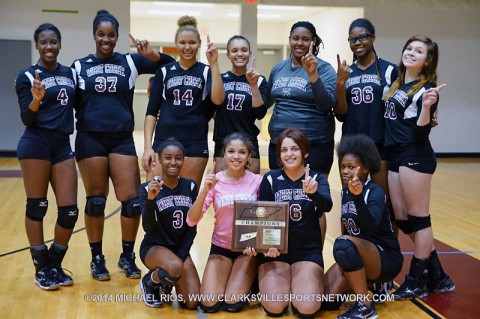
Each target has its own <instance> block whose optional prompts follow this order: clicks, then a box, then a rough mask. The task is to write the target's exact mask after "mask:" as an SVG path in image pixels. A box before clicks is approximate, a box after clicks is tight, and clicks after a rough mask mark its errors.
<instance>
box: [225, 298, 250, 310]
mask: <svg viewBox="0 0 480 319" xmlns="http://www.w3.org/2000/svg"><path fill="white" fill-rule="evenodd" d="M246 304H247V302H246V301H245V300H244V301H239V302H237V303H234V304H229V303H226V302H224V303H223V308H225V310H227V311H230V312H240V311H241V310H242V309H243V307H245V305H246Z"/></svg>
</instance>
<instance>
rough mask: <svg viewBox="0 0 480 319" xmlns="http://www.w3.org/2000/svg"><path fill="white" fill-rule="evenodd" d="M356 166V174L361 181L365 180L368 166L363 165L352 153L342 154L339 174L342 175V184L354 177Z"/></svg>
mask: <svg viewBox="0 0 480 319" xmlns="http://www.w3.org/2000/svg"><path fill="white" fill-rule="evenodd" d="M358 167H360V169H359V171H358V174H357V176H358V178H359V179H360V180H361V181H365V180H366V178H367V177H368V168H366V167H365V165H364V164H363V163H362V161H361V160H360V158H359V157H358V156H355V155H353V154H345V155H344V156H343V158H342V161H341V162H340V174H341V176H342V184H343V186H345V185H347V184H348V181H350V180H351V179H352V178H353V177H354V175H355V172H356V170H357V168H358Z"/></svg>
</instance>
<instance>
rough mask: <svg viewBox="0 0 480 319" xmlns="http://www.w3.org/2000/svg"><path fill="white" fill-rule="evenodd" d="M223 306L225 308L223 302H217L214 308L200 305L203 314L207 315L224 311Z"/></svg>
mask: <svg viewBox="0 0 480 319" xmlns="http://www.w3.org/2000/svg"><path fill="white" fill-rule="evenodd" d="M222 306H223V302H221V301H219V302H217V303H216V304H214V305H213V306H210V307H207V306H204V305H202V304H200V309H202V310H203V312H206V313H214V312H218V311H219V310H220V309H222Z"/></svg>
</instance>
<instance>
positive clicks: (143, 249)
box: [140, 240, 190, 268]
mask: <svg viewBox="0 0 480 319" xmlns="http://www.w3.org/2000/svg"><path fill="white" fill-rule="evenodd" d="M155 246H162V247H165V248H167V249H170V250H171V251H172V252H173V253H174V254H177V251H178V250H179V249H180V248H179V247H168V246H163V245H159V244H155V243H152V242H149V241H146V240H142V243H141V244H140V260H141V261H142V263H143V264H144V265H145V258H146V257H147V254H148V252H149V250H150V249H152V248H153V247H155ZM177 256H178V255H177ZM188 256H190V254H188V255H187V257H188ZM146 266H147V265H145V267H146ZM147 268H148V267H147Z"/></svg>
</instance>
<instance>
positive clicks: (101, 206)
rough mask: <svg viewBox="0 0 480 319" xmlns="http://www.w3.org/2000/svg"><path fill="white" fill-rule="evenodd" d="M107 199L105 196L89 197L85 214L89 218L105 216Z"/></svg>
mask: <svg viewBox="0 0 480 319" xmlns="http://www.w3.org/2000/svg"><path fill="white" fill-rule="evenodd" d="M106 204H107V198H106V197H105V196H87V203H86V204H85V214H87V215H89V216H104V215H105V205H106Z"/></svg>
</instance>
